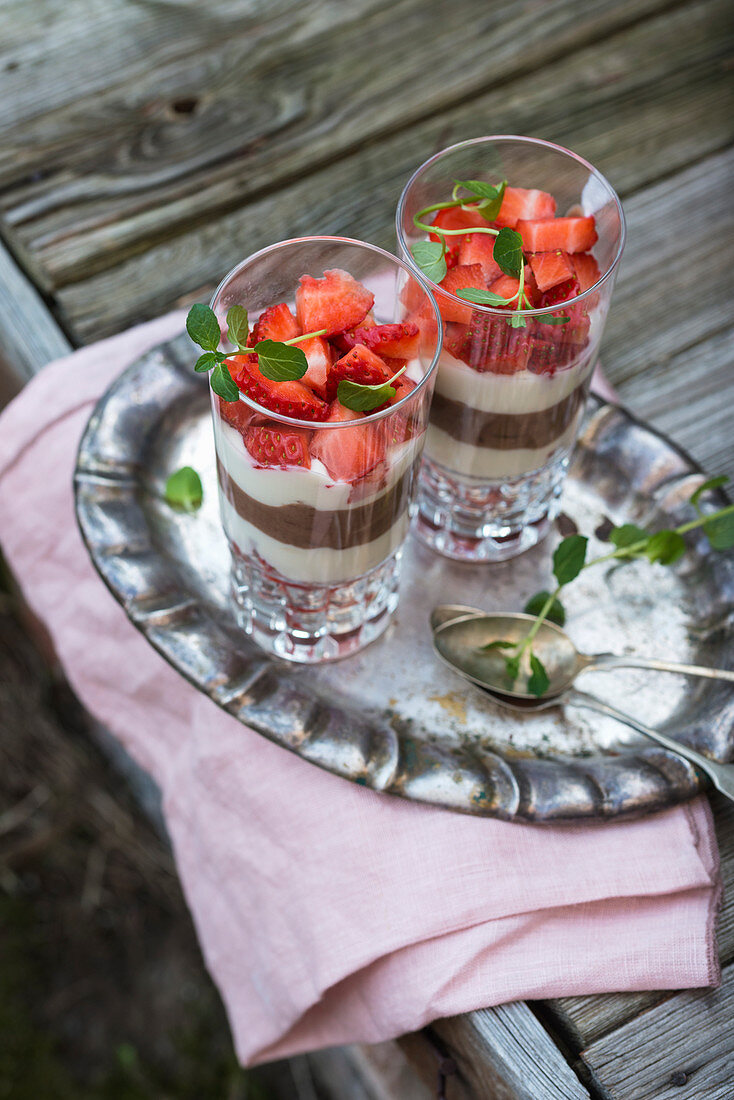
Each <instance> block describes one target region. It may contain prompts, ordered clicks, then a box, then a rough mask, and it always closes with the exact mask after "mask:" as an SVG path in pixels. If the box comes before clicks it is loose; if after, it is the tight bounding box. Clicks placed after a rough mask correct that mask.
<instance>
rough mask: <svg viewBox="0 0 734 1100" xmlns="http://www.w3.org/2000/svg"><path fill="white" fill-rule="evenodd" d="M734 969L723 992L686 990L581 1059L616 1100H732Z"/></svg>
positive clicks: (608, 1037)
mask: <svg viewBox="0 0 734 1100" xmlns="http://www.w3.org/2000/svg"><path fill="white" fill-rule="evenodd" d="M732 1020H734V966H729V967H728V968H727V969H726V970H725V971H724V981H723V984H722V986H721V988H720V989H715V990H700V989H696V990H686V992H684V993H678V994H677V995H676V996H675V997H671V998H670V999H669V1000H667V1001H664V1002H663V1003H662V1004H660V1005H657V1006H656V1007H655V1008H651V1009H650V1010H649V1011H647V1012H643V1013H641V1014H640V1015H639V1016H637V1017H635V1019H633V1020H630V1021H629V1023H627V1024H625V1025H624V1026H623V1027H620V1028H618V1029H617V1030H616V1031H613V1032H612V1033H611V1034H610V1035H606V1036H604V1037H603V1038H602V1039H599V1040H598V1042H596V1043H594V1044H592V1045H591V1046H590V1047H589V1048H588V1049H587V1050H585V1051H584V1052H583V1054H582V1058H583V1063H584V1064H585V1065H586V1066H587V1067H588V1068H589V1070H590V1072H591V1074H592V1079H593V1081H594V1083H595V1084H596V1085H597V1086H598V1087H599V1089H600V1090H601V1091H602V1094H603V1095H604V1096H608V1097H610V1098H612V1100H704V1098H705V1100H731V1097H732V1091H733V1090H734V1027H732Z"/></svg>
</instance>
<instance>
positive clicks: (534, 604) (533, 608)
mask: <svg viewBox="0 0 734 1100" xmlns="http://www.w3.org/2000/svg"><path fill="white" fill-rule="evenodd" d="M549 596H550V592H536V593H535V595H534V596H531V597H530V599H529V600H528V602H527V603H526V604H525V607H524V608H523V611H524V612H525V614H526V615H535V616H536V617H537V616H538V615H540V613H541V611H542V610H543V608H544V607H545V604H546V600H547V599H548V597H549ZM546 619H550V621H551V622H552V623H557V624H558V626H563V624H564V623H565V621H566V609H565V608H564V606H563V604H562V603H561V601H560V600H558V599H555V600H554V601H553V603H552V604H551V605H550V610H549V611H548V612H547V613H546Z"/></svg>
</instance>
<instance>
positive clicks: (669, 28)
mask: <svg viewBox="0 0 734 1100" xmlns="http://www.w3.org/2000/svg"><path fill="white" fill-rule="evenodd" d="M721 2H722V0H707V2H706V3H705V4H703V5H701V6H700V7H701V12H700V13H699V7H698V6H695V7H694V9H693V12H692V13H691V12H689V13H688V18H686V19H683V18H682V17H680V16H679V13H677V12H676V13H673V14H672V15H669V16H666V17H665V18H663V19H660V20H651V21H650V22H649V23H648V22H645V23H642V24H640V25H639V26H636V27H634V28H632V29H631V30H630V31H629V32H625V33H624V34H623V35H620V40H619V41H617V40H612V42H611V43H604V44H603V45H594V46H592V47H589V48H588V49H587V50H582V51H579V52H578V53H576V54H573V55H571V56H570V57H568V58H565V59H564V60H563V61H561V62H558V63H556V64H553V65H550V66H547V67H546V68H544V69H542V70H541V71H540V72H538V73H536V74H535V75H534V76H533V80H532V84H531V85H529V82H528V80H527V78H523V80H522V81H520V82H518V84H517V85H515V84H512V85H507V86H505V87H503V89H502V90H501V93H498V94H497V95H495V96H488V97H487V98H486V99H485V100H480V101H472V102H471V103H469V104H466V105H463V106H462V107H461V108H457V109H456V110H454V111H448V112H446V113H445V114H442V115H440V116H437V117H434V118H432V119H430V120H428V121H427V122H426V123H424V124H422V125H420V126H413V127H410V128H409V130H408V131H406V132H404V133H401V134H398V135H395V136H392V137H389V138H387V139H385V140H384V141H381V142H378V143H375V144H373V145H370V146H369V147H366V148H365V149H363V150H360V151H359V152H357V153H354V154H352V155H351V156H347V157H344V158H341V159H339V160H337V161H336V162H335V163H333V164H331V165H330V166H329V167H328V168H327V169H321V170H319V171H315V172H313V173H312V174H311V175H310V176H308V177H306V178H302V179H297V180H296V181H295V182H291V183H289V184H287V185H286V186H283V187H282V188H280V189H278V190H277V191H276V192H275V193H274V194H272V195H266V196H264V197H260V198H259V199H257V200H255V201H253V202H251V203H250V204H249V205H247V206H245V207H244V208H242V209H239V210H236V211H234V212H231V213H227V214H224V215H222V216H221V217H218V218H216V219H210V220H208V221H207V222H206V223H205V224H198V223H196V222H195V223H194V224H193V226H192V227H191V228H189V229H188V230H186V231H183V232H180V233H178V235H177V236H175V237H173V238H171V239H170V240H166V241H163V242H161V243H155V242H156V240H157V234H158V233H159V231H160V221H159V218H160V216H161V211H160V210H158V209H157V208H152V209H150V210H147V211H143V212H141V213H140V214H138V215H135V217H136V218H137V220H138V222H139V224H138V225H137V226H136V228H135V234H140V235H141V239H143V240H144V241H145V242H146V243H145V246H144V251H142V252H140V254H135V255H129V249H128V243H130V242H128V243H126V238H127V234H128V232H129V231H130V228H131V223H130V221H129V220H125V219H123V220H112V221H110V223H109V225H108V226H106V227H105V230H104V235H103V238H102V239H100V240H98V241H96V243H91V242H90V241H89V240H87V238H86V237H85V233H84V232H83V231H82V230H80V231H79V232H78V233H75V234H72V235H70V236H69V237H68V238H66V239H64V240H59V241H55V242H54V241H51V240H47V241H46V242H45V243H44V242H43V241H40V240H36V241H35V243H34V244H33V249H34V256H36V259H37V261H38V262H39V263H41V264H42V266H43V267H44V271H45V272H46V276H45V277H46V278H48V280H49V281H50V282H53V281H54V280H60V283H61V284H63V285H60V286H59V288H58V290H57V291H56V292H55V293H56V297H57V300H58V302H59V304H60V308H61V310H62V315H63V316H64V317H65V318H66V319H67V322H68V324H69V325H70V327H71V329H72V331H73V332H74V334H75V338H76V339H78V340H80V341H83V342H85V341H88V340H90V339H93V338H95V337H96V336H99V335H104V334H108V333H110V332H112V331H116V330H118V329H120V328H123V327H125V326H126V325H128V324H131V323H134V322H135V321H136V320H141V319H144V318H146V317H150V316H154V315H155V314H157V313H160V312H161V311H162V310H164V309H166V308H170V307H171V306H172V305H173V304H175V303H177V302H179V301H181V300H182V299H185V298H188V297H190V296H191V295H196V294H197V293H199V294H200V293H201V290H202V288H209V287H211V286H213V285H216V283H217V282H218V280H219V279H220V278H221V276H222V275H223V274H224V273H225V272H226V271H227V270H228V269H229V268H230V267H231V266H233V265H234V264H235V263H236V262H238V261H239V260H240V259H241V258H242V256H243V255H244V254H246V253H248V252H250V251H253V250H255V249H256V248H259V247H261V246H263V245H265V244H268V243H272V242H273V241H274V240H278V239H282V238H284V237H288V236H298V235H301V234H304V233H310V232H314V230H317V231H318V232H324V233H338V234H342V233H343V234H345V235H347V236H362V237H364V238H365V239H367V240H372V241H375V242H376V243H379V244H383V245H385V246H387V247H390V248H393V247H394V230H393V216H394V210H395V205H396V203H397V199H398V196H399V194H400V190H401V188H402V186H403V184H404V183H405V181H406V179H407V177H408V175H409V174H410V172H411V171H412V170H413V169H414V168H415V167H416V165H417V164H419V163H420V161H421V160H422V159H424V158H425V156H426V155H427V154H428V153H430V152H431V151H432V150H433V149H434V148H440V147H441V145H443V144H445V143H446V142H447V141H452V140H458V139H460V138H463V137H467V136H470V135H473V134H474V135H475V134H477V133H481V132H482V130H483V129H486V127H487V119H488V118H491V120H492V124H493V126H495V127H496V128H497V129H498V130H500V131H501V130H502V129H505V130H507V129H511V128H512V126H513V124H515V125H516V126H517V128H518V129H519V130H521V131H522V132H527V133H542V134H544V135H545V136H548V137H550V138H553V139H556V140H560V141H561V142H562V143H564V142H565V143H567V144H571V145H573V146H574V147H575V148H577V149H578V150H579V151H580V152H581V153H583V154H584V155H586V156H588V157H589V158H590V159H591V160H592V161H593V162H595V163H597V164H598V165H599V167H600V168H601V169H602V170H603V171H605V172H606V174H607V175H608V176H609V177H610V178H611V179H612V180H613V181H614V183H615V184H616V185H617V186H618V187H620V188H621V189H622V190H623V191H626V192H628V193H629V192H632V191H637V190H639V189H640V188H642V187H644V186H645V185H646V184H648V183H649V182H650V181H652V180H657V179H659V178H660V176H661V175H663V176H667V175H668V174H669V173H670V172H674V171H676V170H680V169H681V168H683V167H685V166H686V165H687V164H688V163H689V162H690V160H691V158H692V155H693V154H694V151H695V157H696V159H700V158H701V157H703V156H705V155H706V154H708V153H711V152H712V151H715V150H717V149H719V148H720V147H721V145H722V143H724V144H725V143H726V140H727V134H729V132H731V134H732V135H734V110H732V111H731V112H730V113H727V112H725V111H723V106H724V105H725V102H726V98H725V97H726V92H725V91H724V87H725V83H726V80H725V78H726V77H727V74H725V73H723V72H720V71H719V70H720V67H719V68H718V69H717V68H716V67H715V66H714V67H712V65H711V61H710V57H708V55H710V53H711V49H712V46H711V43H710V42H709V40H708V38H707V37H706V36H707V35H709V34H710V31H709V30H708V27H709V24H710V21H711V18H712V14H715V13H716V11H718V5H719V4H720V3H721ZM695 13H699V19H700V27H699V33H700V35H702V36H703V38H704V39H705V43H707V45H705V48H704V46H702V47H701V56H700V57H699V58H698V60H697V61H696V65H695V66H694V67H695V68H696V71H697V73H698V75H697V76H696V77H695V79H694V76H693V75H692V74H691V72H690V71H689V70H687V69H686V67H685V65H684V62H683V56H678V57H677V62H678V67H677V68H676V69H675V70H674V72H675V73H676V74H677V75H675V76H674V77H670V76H669V77H668V79H667V80H666V79H665V78H664V75H663V74H664V72H665V71H666V68H665V67H664V66H663V65H660V67H658V64H657V63H656V62H655V58H656V57H657V56H661V57H665V56H667V53H668V52H670V51H671V50H673V51H674V50H675V46H674V44H675V43H680V42H681V41H684V42H687V41H688V39H687V37H686V36H687V34H688V33H690V35H691V40H692V41H693V42H694V43H695V42H696V18H695V17H694V16H695ZM657 49H660V50H661V54H660V55H658V54H657V53H655V52H654V51H655V50H657ZM707 57H708V60H707ZM610 58H612V59H613V63H614V64H616V65H617V66H618V68H617V75H616V77H615V78H613V79H612V78H611V77H610V75H609V74H610V67H611V66H612V61H610ZM645 59H647V61H646V60H645ZM640 73H644V74H645V77H644V78H643V77H642V76H640ZM600 74H601V75H600ZM602 77H604V78H602ZM689 78H690V79H689ZM671 79H672V80H673V82H674V83H675V81H677V80H680V84H679V85H677V86H675V87H672V88H671V87H670V86H669V85H670V80H671ZM729 83H731V82H730V81H729ZM580 103H583V104H584V110H583V111H579V109H578V105H579V104H580ZM670 117H676V132H677V137H678V140H676V142H674V143H671V142H669V141H667V140H662V139H661V135H662V134H664V132H665V127H666V125H667V122H668V119H669V118H670ZM584 120H585V121H584ZM651 134H654V135H655V141H656V148H655V150H654V151H653V149H652V148H649V147H648V138H650V137H651ZM704 185H705V184H704ZM177 209H178V211H179V214H180V216H181V218H182V219H183V221H184V222H186V221H187V220H188V219H190V213H191V212H190V210H189V209H188V207H187V202H186V200H185V199H181V200H179V204H178V207H177ZM672 214H675V216H676V220H677V221H678V220H680V221H683V220H684V219H682V218H681V217H680V215H679V211H678V210H677V209H676V210H672V211H671V210H667V211H661V210H657V211H656V212H655V217H654V220H655V221H656V222H658V223H659V233H660V234H667V236H668V237H671V236H672V235H671V234H670V233H668V220H669V218H670V217H671V215H672ZM95 232H96V230H94V229H91V230H90V233H92V234H94V233H95ZM123 238H125V239H123ZM26 244H27V242H25V243H23V245H22V248H25V247H26ZM88 245H89V246H90V250H89V251H87V246H88ZM134 247H135V249H138V246H137V245H135V246H134ZM61 252H63V253H64V256H63V257H62V255H61ZM108 254H109V256H111V257H115V258H116V259H115V263H114V266H112V267H110V268H108V269H106V270H104V271H102V272H101V273H95V274H93V275H91V276H90V277H88V278H81V277H79V274H80V271H81V270H83V269H85V267H87V268H88V265H90V264H91V270H94V269H95V266H96V264H97V260H96V257H97V256H98V255H101V256H105V257H106V256H108ZM121 256H122V257H124V256H127V258H121ZM104 262H105V263H107V259H105V261H104ZM68 265H71V266H68ZM72 275H73V281H71V282H68V283H67V282H66V280H67V279H71V278H72ZM655 283H656V285H657V280H655ZM689 308H693V304H692V303H690V302H689Z"/></svg>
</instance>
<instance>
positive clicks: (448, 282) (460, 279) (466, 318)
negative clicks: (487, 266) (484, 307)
mask: <svg viewBox="0 0 734 1100" xmlns="http://www.w3.org/2000/svg"><path fill="white" fill-rule="evenodd" d="M439 285H440V286H441V288H442V289H443V290H446V291H448V292H449V293H451V294H456V292H457V290H464V289H465V288H466V287H470V286H473V287H476V288H477V289H478V290H483V289H484V286H485V283H484V273H483V272H482V268H481V265H480V264H459V265H458V267H454V268H452V269H451V271H449V272H447V274H446V277H445V278H444V279H443V280H442V281H441V283H440V284H439ZM436 302H437V305H438V308H439V310H440V313H441V316H442V317H443V319H444V321H459V322H461V323H462V324H465V325H468V324H469V322H470V321H471V316H472V313H473V312H474V310H473V308H472V306H471V304H470V303H469V302H466V303H464V302H461V301H456V299H452V298H449V297H448V295H446V294H440V293H439V294H437V295H436Z"/></svg>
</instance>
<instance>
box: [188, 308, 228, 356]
mask: <svg viewBox="0 0 734 1100" xmlns="http://www.w3.org/2000/svg"><path fill="white" fill-rule="evenodd" d="M186 331H187V332H188V334H189V336H190V337H191V339H192V340H193V341H194V343H195V344H198V345H199V347H200V348H203V350H204V351H216V350H217V347H218V346H219V340H220V338H221V335H222V334H221V332H220V330H219V321H218V320H217V315H216V313H215V312H214V310H213V309H211V308H210V307H209V306H205V305H202V303H201V302H197V303H196V305H193V306H192V307H191V309H190V310H189V312H188V316H187V318H186Z"/></svg>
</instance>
